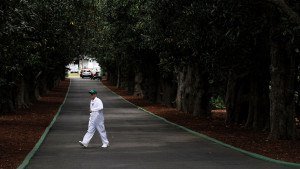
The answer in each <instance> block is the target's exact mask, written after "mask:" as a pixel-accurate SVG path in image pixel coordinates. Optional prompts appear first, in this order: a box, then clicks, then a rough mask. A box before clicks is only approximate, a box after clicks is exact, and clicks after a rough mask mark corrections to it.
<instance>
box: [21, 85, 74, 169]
mask: <svg viewBox="0 0 300 169" xmlns="http://www.w3.org/2000/svg"><path fill="white" fill-rule="evenodd" d="M70 86H71V79H70V84H69V87H68V90H67V93H66V96H65V99H64V101H63V103H62V104H61V105H60V106H59V108H58V110H57V113H56V115H55V116H54V118H53V120H52V122H51V123H50V124H49V126H48V127H47V128H46V129H45V131H44V134H43V135H42V136H41V138H40V139H39V141H38V142H37V143H36V144H35V146H34V147H33V149H32V150H31V151H30V152H29V153H28V154H27V156H26V157H25V159H24V161H23V162H22V164H21V165H20V166H19V167H18V168H17V169H24V168H25V167H26V166H27V165H28V164H29V161H30V160H31V158H32V157H33V155H34V154H35V153H36V151H37V150H38V149H39V147H40V146H41V144H42V143H43V141H44V140H45V138H46V136H47V135H48V133H49V130H50V129H51V127H52V126H53V124H54V122H55V121H56V119H57V117H58V115H59V113H60V111H61V108H62V106H63V105H64V104H65V102H66V100H67V97H68V93H69V90H70Z"/></svg>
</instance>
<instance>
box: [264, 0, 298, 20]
mask: <svg viewBox="0 0 300 169" xmlns="http://www.w3.org/2000/svg"><path fill="white" fill-rule="evenodd" d="M267 1H268V2H270V3H272V4H274V5H275V6H276V7H277V8H278V10H279V11H280V12H281V13H282V14H284V15H286V16H287V17H289V19H290V21H291V22H292V23H295V24H297V25H300V16H299V14H297V13H296V12H295V11H293V9H291V8H290V7H289V6H288V5H287V4H286V3H285V1H284V0H267Z"/></svg>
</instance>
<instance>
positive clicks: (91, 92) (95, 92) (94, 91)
mask: <svg viewBox="0 0 300 169" xmlns="http://www.w3.org/2000/svg"><path fill="white" fill-rule="evenodd" d="M89 93H90V94H97V91H96V90H95V89H92V90H91V91H89Z"/></svg>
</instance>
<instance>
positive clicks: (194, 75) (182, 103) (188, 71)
mask: <svg viewBox="0 0 300 169" xmlns="http://www.w3.org/2000/svg"><path fill="white" fill-rule="evenodd" d="M209 99H210V98H209V94H208V73H207V72H206V71H205V70H204V69H203V68H202V67H201V66H200V65H199V64H192V65H189V66H186V67H184V68H183V70H182V71H181V72H179V74H178V88H177V96H176V108H177V109H178V110H182V111H185V112H188V113H190V114H193V115H195V116H200V117H210V116H211V112H210V108H209Z"/></svg>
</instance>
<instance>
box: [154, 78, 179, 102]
mask: <svg viewBox="0 0 300 169" xmlns="http://www.w3.org/2000/svg"><path fill="white" fill-rule="evenodd" d="M159 81H160V82H159V84H160V85H159V89H158V93H157V102H159V103H161V104H164V105H167V106H171V107H175V106H176V104H175V100H176V92H177V84H176V83H174V82H172V80H171V79H163V78H160V80H159Z"/></svg>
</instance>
